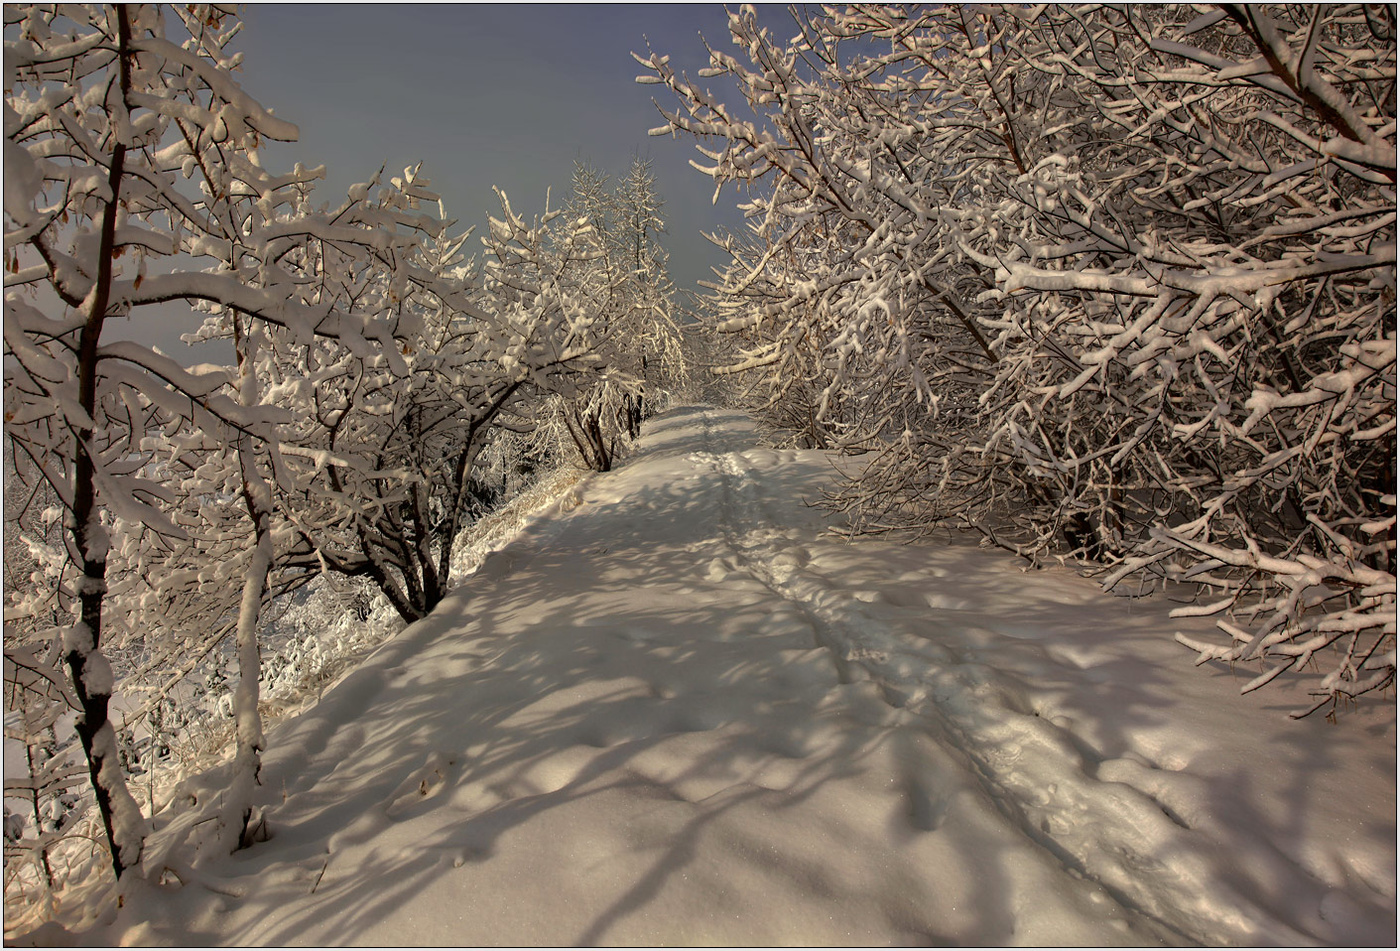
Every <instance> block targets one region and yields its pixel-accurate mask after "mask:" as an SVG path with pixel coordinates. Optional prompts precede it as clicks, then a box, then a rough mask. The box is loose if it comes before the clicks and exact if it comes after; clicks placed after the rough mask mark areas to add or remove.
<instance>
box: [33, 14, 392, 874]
mask: <svg viewBox="0 0 1400 951" xmlns="http://www.w3.org/2000/svg"><path fill="white" fill-rule="evenodd" d="M5 22H6V28H7V31H9V32H10V33H11V34H12V35H13V37H14V38H13V39H7V41H6V44H5V56H6V70H7V92H6V103H7V108H6V144H5V149H6V179H5V181H6V187H5V215H6V234H5V251H6V262H7V268H6V270H7V273H6V280H5V285H6V289H7V292H6V318H7V319H6V321H5V353H6V358H7V361H8V362H9V364H10V366H9V367H8V368H7V370H8V372H7V377H6V388H5V399H6V407H5V408H6V436H7V438H8V439H9V441H10V448H11V451H12V452H13V453H14V456H15V458H16V459H17V460H18V461H20V462H22V463H23V466H24V470H23V471H29V472H33V473H34V475H35V478H37V479H40V480H42V481H43V482H44V483H46V484H47V485H48V486H49V487H50V489H51V490H52V491H53V493H54V495H55V497H56V498H57V499H58V502H59V505H60V506H61V507H62V509H63V511H64V513H65V514H64V520H65V525H66V551H65V553H64V557H63V560H62V562H61V563H60V564H57V565H55V566H54V568H55V576H54V578H53V583H52V584H51V585H50V586H49V587H48V588H47V589H46V590H47V592H48V594H49V596H50V597H51V598H52V600H53V603H54V604H55V605H56V606H57V609H58V611H59V613H60V615H62V616H64V617H67V618H69V620H68V621H66V622H65V624H64V626H63V629H62V633H61V636H62V640H63V658H64V664H65V666H66V667H67V669H68V673H69V678H70V680H71V683H72V690H73V694H74V698H75V701H76V703H77V704H78V706H79V707H80V713H79V716H78V721H77V732H78V735H79V737H80V739H81V743H82V746H83V750H84V753H85V755H86V756H87V759H88V762H89V764H90V774H91V779H92V783H93V787H94V790H95V792H96V797H97V805H98V808H99V812H100V814H101V817H102V820H103V824H104V826H105V829H106V833H107V837H108V839H109V841H110V843H111V846H112V849H111V852H112V864H113V868H114V869H115V871H116V872H117V874H118V875H120V873H121V872H122V870H124V869H126V868H130V867H132V866H133V865H135V864H136V862H137V861H138V860H139V858H140V855H141V847H142V839H143V835H144V829H145V822H144V820H143V818H142V816H141V812H140V809H139V807H138V806H137V804H136V802H135V800H134V799H133V798H132V796H131V794H130V791H129V789H128V787H127V784H126V782H125V780H124V778H123V775H122V770H121V768H120V764H119V758H120V757H119V750H118V743H117V738H116V734H115V731H114V730H113V727H112V724H111V723H110V722H109V718H108V705H109V701H110V697H111V695H112V690H113V673H112V667H111V664H110V662H109V660H108V658H107V656H106V655H105V653H104V643H105V640H106V635H107V634H108V633H115V632H109V630H108V625H109V624H110V623H111V622H112V617H111V616H109V615H112V614H113V609H112V603H113V602H112V597H111V589H112V586H113V585H114V584H117V583H119V582H120V580H121V579H118V578H116V577H112V578H109V577H108V561H109V556H110V555H111V554H112V543H113V538H114V532H117V533H120V532H121V531H122V526H127V529H126V531H127V532H128V533H130V531H131V530H132V529H131V527H134V526H140V531H141V532H143V533H145V534H146V536H147V537H148V538H150V539H152V540H153V541H152V544H162V543H166V542H168V543H169V544H172V545H179V544H184V543H185V542H186V541H187V540H188V539H189V538H190V536H191V532H190V531H189V530H188V529H187V528H185V527H182V526H181V525H180V524H178V523H177V521H176V520H175V519H174V518H172V515H174V514H177V513H178V512H179V506H178V504H177V503H178V501H179V499H178V493H177V492H176V491H174V490H173V489H172V488H171V486H170V485H169V484H167V483H165V482H163V481H158V480H153V479H152V478H151V475H152V473H153V472H155V471H161V472H164V471H165V470H164V469H161V468H160V467H162V466H164V465H165V464H166V460H167V459H169V458H170V456H171V454H172V453H174V454H176V455H178V454H179V453H180V452H185V453H187V454H188V453H195V452H196V450H197V449H198V448H199V447H201V446H206V447H207V446H208V445H209V444H210V443H213V444H226V442H225V441H224V440H223V439H222V438H221V437H223V436H226V435H227V434H229V433H236V434H238V435H237V436H235V437H234V439H233V443H234V444H235V445H236V446H241V447H242V448H244V449H246V450H247V452H244V453H242V454H241V456H242V458H241V459H239V460H234V459H232V458H228V460H227V461H228V462H229V463H231V464H235V467H236V471H241V472H242V477H243V479H242V481H244V482H246V484H247V487H248V489H249V492H247V493H244V497H245V498H246V499H251V500H254V501H255V502H256V505H257V506H263V505H264V503H262V502H259V501H257V499H258V498H259V497H260V495H261V492H260V490H259V488H258V480H259V479H261V478H265V476H263V475H260V474H259V473H258V470H259V466H260V465H261V463H257V464H252V465H251V467H250V465H249V463H250V460H251V455H250V453H253V452H257V453H264V454H265V453H273V456H271V457H267V459H266V460H265V461H267V462H269V463H270V464H272V465H274V466H275V462H276V459H275V449H276V446H277V444H278V435H277V433H276V431H275V428H276V425H277V423H278V422H279V416H278V414H277V413H276V412H270V411H269V409H268V407H267V406H266V405H265V404H264V403H263V402H262V401H261V400H257V401H253V400H252V396H251V394H252V393H253V392H254V391H256V390H257V387H256V386H255V385H253V383H254V382H255V380H254V377H253V376H250V375H249V373H250V372H251V367H252V366H253V365H254V364H255V363H256V361H257V358H258V352H257V351H258V348H257V347H255V346H253V344H252V342H253V341H254V340H257V339H259V335H260V334H261V333H262V332H263V331H264V330H265V329H267V328H276V329H277V331H278V332H279V333H285V334H287V335H289V336H290V337H292V338H294V339H298V340H315V339H318V338H330V339H334V340H335V341H336V345H337V346H340V347H344V348H346V349H348V350H351V351H354V352H356V353H358V354H361V355H362V356H363V357H365V358H367V359H374V358H375V355H380V356H382V357H383V359H384V360H385V361H386V362H387V363H388V364H389V365H391V366H394V367H396V368H398V369H399V370H402V369H403V368H404V364H403V359H402V355H401V354H400V352H399V345H398V343H397V342H396V341H395V339H394V334H395V332H396V317H395V315H394V314H392V313H388V312H384V313H379V312H370V311H367V310H364V309H358V310H355V309H346V308H345V306H342V305H346V304H349V305H352V306H353V304H354V302H353V301H350V302H347V301H342V300H335V301H326V302H316V303H311V302H309V295H308V292H307V287H308V285H311V284H315V283H317V282H319V281H320V280H321V277H322V272H320V271H318V270H316V268H317V266H318V264H319V261H320V260H321V257H323V256H324V255H325V252H326V249H327V248H334V249H335V251H336V253H337V254H340V255H348V256H349V257H351V258H354V259H357V260H361V261H367V260H370V259H373V260H374V261H375V262H377V263H376V265H375V266H376V267H378V268H382V269H384V270H385V271H386V272H387V273H389V274H392V275H394V277H393V278H391V279H388V281H389V283H391V284H392V283H393V282H394V281H403V280H404V279H405V275H406V274H407V270H406V269H407V267H408V263H407V257H406V254H405V253H403V252H404V251H405V249H407V248H408V247H410V246H411V245H412V244H413V240H414V239H411V238H409V237H407V236H399V237H395V235H394V233H393V228H394V224H393V223H392V222H391V223H390V227H389V228H388V229H386V228H384V227H382V226H383V225H384V223H385V222H384V216H383V215H382V214H381V213H379V212H378V211H377V210H374V209H368V210H367V209H366V207H365V205H364V202H363V201H362V200H361V199H360V198H359V197H356V196H352V199H351V201H350V202H349V203H348V204H347V205H346V206H345V207H344V208H342V209H341V210H340V212H339V213H338V214H331V213H330V212H322V213H312V212H310V211H309V210H308V208H307V206H306V203H305V194H306V187H307V185H308V183H309V182H310V181H311V180H313V179H314V178H316V177H317V176H318V175H319V171H314V172H307V171H305V170H303V169H301V168H300V167H298V168H297V169H295V170H294V171H293V172H292V173H291V174H288V175H283V176H276V175H273V174H271V173H270V172H268V171H266V170H265V169H264V168H263V167H262V166H261V164H260V162H259V159H258V146H259V144H260V142H261V141H262V140H263V139H264V138H269V139H270V138H276V139H291V138H294V137H295V134H296V129H295V127H294V126H292V125H291V124H289V123H287V122H284V121H283V120H280V119H277V118H276V117H274V116H273V115H272V114H271V113H269V112H268V111H266V110H265V109H263V108H262V107H261V106H259V105H258V104H257V103H255V102H253V101H252V100H251V99H250V98H249V97H248V96H247V95H246V94H244V93H243V92H242V90H241V89H240V88H239V87H238V86H237V84H236V83H235V82H234V80H233V78H232V73H231V71H232V69H233V68H234V67H235V66H236V65H237V56H236V55H230V54H228V53H227V52H226V51H225V49H224V46H225V44H226V43H227V41H228V40H229V39H230V38H231V37H232V36H233V35H234V34H235V33H236V32H237V30H238V28H239V24H238V23H237V22H236V19H235V18H234V17H232V16H231V15H229V14H228V13H226V12H225V11H223V10H222V9H221V8H217V7H213V6H203V5H194V6H188V7H178V8H174V9H172V10H169V11H166V10H162V9H159V8H150V7H143V6H117V7H97V6H94V7H76V6H73V7H70V6H53V5H33V6H18V5H12V6H7V7H6V8H5ZM308 268H310V269H308ZM174 301H187V302H190V303H192V304H198V305H200V306H203V307H205V308H206V309H208V310H211V311H212V312H213V313H214V316H215V317H216V318H218V319H222V320H225V321H233V322H234V325H235V326H241V327H242V328H244V331H245V334H244V336H243V338H242V340H241V341H240V343H239V348H240V349H239V355H240V356H241V357H243V358H244V362H243V367H244V369H243V371H242V372H241V373H240V370H239V369H238V368H235V367H208V366H206V367H195V368H185V367H183V366H181V365H179V364H178V363H177V362H176V361H174V360H173V359H171V358H170V357H168V356H166V355H165V354H162V353H160V352H158V351H156V350H154V349H152V348H149V347H143V346H139V345H137V344H134V343H130V342H122V341H112V340H110V334H109V333H107V331H108V330H109V329H110V327H111V325H112V323H113V322H114V321H117V320H120V319H122V318H123V317H124V316H125V315H127V314H129V313H130V312H131V311H132V310H133V309H135V308H138V307H144V306H150V305H155V304H168V303H169V302H174ZM192 329H193V327H192ZM211 436H212V437H213V438H211ZM182 440H188V443H187V445H186V447H185V448H184V449H180V448H178V447H179V445H180V443H181V441H182ZM172 447H175V448H172ZM202 464H203V461H201V462H199V463H197V464H195V465H193V467H192V471H194V472H196V473H199V477H200V478H201V479H202V478H205V476H206V475H207V474H208V472H206V470H203V469H201V468H200V466H201V465H202ZM153 466H154V467H157V468H156V469H153V468H152V467H153ZM262 471H263V472H274V471H275V470H274V469H264V470H262ZM212 510H213V507H207V508H206V511H212ZM244 517H245V518H247V519H251V521H246V522H245V523H244V524H245V528H244V530H242V534H241V536H240V537H242V538H243V539H246V540H247V544H248V545H249V546H250V547H249V548H248V549H247V551H249V552H253V553H254V555H253V557H252V558H251V560H248V559H244V560H243V561H241V562H240V564H241V566H242V567H243V568H244V569H245V570H246V571H247V572H248V574H247V577H248V579H249V582H248V583H249V584H250V585H251V587H252V588H253V589H260V588H261V585H260V584H258V582H257V575H258V574H259V573H260V572H261V571H262V566H263V562H264V560H265V559H264V558H263V557H262V555H260V554H256V553H258V552H265V547H264V543H263V541H262V539H263V538H265V537H266V536H265V533H264V531H263V529H262V528H259V527H256V526H257V524H258V522H259V517H258V516H257V515H256V514H252V515H249V514H248V513H246V512H245V516H244ZM196 534H197V533H196ZM206 537H217V538H218V539H220V541H221V544H222V543H223V542H224V541H226V540H227V538H228V536H227V535H226V534H225V533H223V532H220V531H217V530H216V531H213V532H212V534H210V535H207V536H206ZM156 540H159V541H156ZM214 557H218V555H217V554H215V556H214ZM238 587H239V588H242V587H243V585H242V583H241V582H240V583H239V585H238ZM258 601H260V599H259V598H255V597H253V596H252V595H249V597H248V598H247V599H244V603H245V606H246V607H247V608H248V609H249V610H254V609H255V602H258ZM120 610H121V609H119V610H118V611H117V612H116V613H120ZM246 644H247V641H245V645H246ZM249 656H251V651H250V652H249ZM246 699H247V697H246V695H245V700H246ZM250 702H251V703H252V704H253V709H255V703H256V695H255V694H253V695H252V697H251V701H250ZM244 708H245V709H247V704H246V703H245V705H244ZM244 733H245V738H246V739H247V741H248V745H250V747H251V746H255V745H257V743H259V742H260V741H259V740H258V739H257V736H256V733H257V731H256V729H254V728H253V726H252V724H251V723H250V724H249V728H248V729H247V730H245V731H244ZM253 768H254V769H255V766H254V767H253Z"/></svg>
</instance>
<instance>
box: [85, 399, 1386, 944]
mask: <svg viewBox="0 0 1400 951" xmlns="http://www.w3.org/2000/svg"><path fill="white" fill-rule="evenodd" d="M761 443H762V440H761V438H760V434H759V432H758V430H757V429H756V427H755V425H754V424H753V422H752V421H751V420H750V419H749V418H748V417H747V416H745V415H743V414H741V413H738V412H734V411H730V410H721V409H715V408H711V407H699V406H691V407H682V408H679V409H675V410H672V411H671V412H668V413H666V414H664V415H662V416H660V417H657V418H656V419H654V420H652V421H651V422H650V423H649V424H648V430H647V433H646V435H645V436H644V438H643V439H642V441H641V442H640V444H639V445H638V447H637V450H636V452H635V453H634V454H633V456H632V457H631V458H630V459H629V461H628V462H627V463H626V465H625V466H624V467H622V468H621V469H620V470H618V471H616V472H612V473H608V474H603V475H598V476H595V477H594V478H592V479H590V480H588V481H586V482H585V483H583V484H582V485H581V487H579V488H577V489H575V490H573V491H572V492H571V493H570V494H569V495H567V496H565V498H564V499H563V500H562V501H561V504H560V506H559V509H558V511H557V512H556V513H555V514H553V515H551V516H549V517H546V518H544V519H540V520H537V521H535V522H534V523H532V524H531V526H530V527H529V528H527V529H526V530H525V531H524V532H523V534H522V535H521V536H520V537H518V538H517V539H516V540H515V541H514V542H513V543H512V544H510V545H509V546H507V547H506V548H505V549H503V550H502V551H500V552H498V553H497V554H495V555H493V556H491V557H490V558H489V559H488V560H487V561H486V563H485V564H484V565H483V566H482V568H481V569H480V571H478V572H477V573H476V574H475V575H474V576H472V577H471V578H470V579H468V581H467V582H466V584H465V585H464V586H463V587H462V588H461V589H459V591H458V592H457V593H456V594H455V595H454V596H453V597H452V598H450V599H449V600H448V601H447V602H446V603H444V604H443V605H442V606H441V607H440V608H439V609H438V611H437V612H435V613H434V615H433V616H432V617H430V618H428V619H427V620H425V621H423V622H421V623H418V624H415V625H412V626H410V627H408V628H406V629H405V630H404V631H403V632H402V633H401V634H399V635H398V636H397V637H395V638H393V639H392V640H390V641H389V642H387V643H386V644H385V645H384V646H383V647H382V648H380V649H379V650H378V651H377V652H376V653H375V654H373V655H372V656H371V657H370V658H369V659H368V660H367V661H366V662H365V663H364V664H363V665H362V666H360V667H359V668H358V669H356V670H355V671H353V672H352V673H350V674H348V675H347V676H345V677H344V678H343V679H342V680H341V681H340V682H339V683H338V684H336V685H335V686H334V687H333V688H331V689H330V690H328V691H327V692H326V693H325V695H324V696H323V697H322V699H321V700H320V702H319V703H318V704H317V705H316V706H315V707H314V708H312V709H310V710H309V711H307V712H306V713H304V714H302V715H300V716H298V717H295V718H293V719H291V720H288V721H285V722H284V723H282V724H280V725H279V726H277V727H276V728H274V729H272V730H270V731H269V736H268V751H267V754H266V761H265V766H264V769H263V785H262V787H261V789H260V790H259V792H258V795H259V797H260V800H259V801H260V803H261V805H262V808H263V809H264V815H265V818H266V820H267V824H268V829H269V830H270V833H271V838H270V840H269V841H266V842H261V843H258V844H256V845H254V846H253V847H251V848H249V849H246V850H244V851H242V852H239V853H236V854H235V855H233V856H231V857H229V858H227V859H218V860H216V861H214V862H213V863H211V864H209V865H206V866H204V867H202V868H201V869H200V870H199V871H198V872H197V873H189V872H188V871H187V872H186V877H187V878H188V879H189V881H188V882H187V883H186V884H184V885H183V886H181V885H178V884H175V882H174V879H173V877H169V876H167V877H168V878H170V884H166V885H153V884H148V883H145V882H142V883H141V884H139V885H131V886H129V888H128V894H127V900H126V905H125V907H124V909H123V910H122V911H121V912H120V913H119V914H118V915H117V917H116V918H115V919H114V920H113V921H112V922H111V923H109V924H108V925H106V926H104V927H100V928H96V929H94V930H91V931H89V932H87V933H86V934H84V935H82V936H81V939H82V940H84V941H93V942H99V943H112V944H146V945H149V944H176V945H387V946H399V945H458V946H461V945H576V944H624V945H673V944H682V945H706V944H725V945H737V946H748V945H793V944H805V945H868V944H910V943H917V944H927V943H956V944H975V945H1114V944H1128V945H1141V944H1196V943H1203V944H1210V945H1215V944H1283V945H1296V944H1317V943H1321V944H1333V945H1354V944H1355V945H1365V944H1381V945H1393V944H1394V942H1395V937H1396V913H1395V908H1396V904H1395V895H1396V826H1395V816H1396V798H1395V791H1396V756H1395V753H1396V731H1395V704H1394V702H1393V701H1392V700H1389V699H1384V700H1377V701H1374V702H1368V703H1363V704H1361V705H1360V706H1359V708H1358V709H1357V710H1354V711H1352V712H1350V713H1348V714H1346V715H1344V716H1343V717H1342V718H1341V721H1340V723H1338V724H1336V725H1333V724H1330V723H1328V722H1326V721H1325V720H1324V719H1322V718H1321V717H1318V718H1315V719H1310V720H1306V721H1302V722H1295V721H1291V720H1289V719H1288V718H1287V717H1286V715H1285V714H1286V712H1287V711H1289V710H1293V709H1296V708H1297V706H1299V704H1300V702H1301V699H1302V698H1301V697H1300V696H1299V695H1298V694H1297V692H1294V693H1292V694H1290V693H1289V692H1288V690H1289V688H1287V687H1285V688H1284V689H1268V690H1264V691H1261V692H1259V693H1257V694H1252V695H1249V696H1246V697H1241V696H1240V694H1239V692H1238V691H1239V685H1240V684H1241V683H1242V682H1244V681H1243V680H1241V679H1238V678H1245V679H1247V678H1248V677H1249V676H1252V674H1251V673H1250V672H1248V671H1243V670H1242V671H1239V672H1238V678H1237V676H1236V675H1235V674H1232V673H1231V672H1230V671H1228V670H1226V669H1224V668H1219V669H1213V668H1210V667H1207V668H1195V667H1194V666H1193V661H1194V657H1195V655H1194V654H1193V653H1192V652H1190V651H1188V650H1186V649H1184V648H1182V647H1181V646H1180V645H1179V644H1176V643H1174V642H1173V641H1172V634H1173V632H1174V631H1177V630H1183V631H1187V632H1189V633H1192V634H1194V635H1196V636H1204V637H1209V636H1211V624H1210V622H1209V621H1204V620H1201V621H1197V620H1186V621H1180V620H1178V621H1173V620H1171V619H1169V618H1168V616H1167V615H1168V611H1169V610H1170V609H1171V608H1172V607H1173V606H1175V605H1174V604H1173V603H1171V602H1170V601H1167V600H1165V599H1160V598H1142V599H1130V598H1115V597H1111V596H1109V595H1107V594H1105V593H1103V592H1102V591H1101V590H1100V589H1099V588H1098V587H1097V586H1096V585H1095V584H1094V583H1093V582H1092V581H1090V580H1086V579H1084V578H1081V577H1079V576H1077V575H1075V574H1074V573H1073V572H1072V571H1069V570H1062V569H1058V568H1053V569H1048V570H1041V571H1031V572H1028V571H1023V570H1021V568H1020V567H1019V566H1018V563H1017V562H1016V561H1014V560H1013V559H1012V558H1011V557H1010V556H1008V555H1006V554H1004V553H995V552H987V551H982V550H979V549H978V548H976V547H975V545H973V544H972V543H970V542H963V541H957V540H955V541H953V542H952V543H945V542H944V541H942V540H930V541H922V542H918V543H914V544H899V543H897V542H894V541H890V540H871V539H857V540H855V541H854V542H847V541H845V540H843V539H841V538H839V537H836V536H831V535H823V534H822V531H823V529H824V528H825V527H827V526H828V524H829V519H830V516H829V515H827V514H825V513H824V512H822V511H821V510H818V509H814V508H812V507H810V506H808V505H806V504H804V502H805V501H806V500H814V499H816V498H818V497H819V496H820V494H821V490H822V488H823V486H825V485H828V484H829V483H830V481H831V480H832V479H833V477H834V472H833V468H832V464H831V459H830V458H829V457H828V456H826V455H825V454H824V453H822V452H819V451H798V450H774V449H769V448H763V447H762V445H761ZM1193 625H1194V626H1193ZM212 786H213V780H212V779H211V780H210V787H211V788H212ZM178 825H179V822H178V821H176V822H173V823H172V822H171V820H170V819H168V818H167V817H166V816H164V815H162V816H160V817H157V826H158V828H161V827H165V828H171V827H175V826H178ZM160 842H161V833H160V832H157V833H156V835H155V836H154V837H153V839H152V840H151V843H150V847H149V848H148V857H150V858H151V860H154V859H155V858H156V857H158V856H159V854H160V853H161V847H160Z"/></svg>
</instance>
